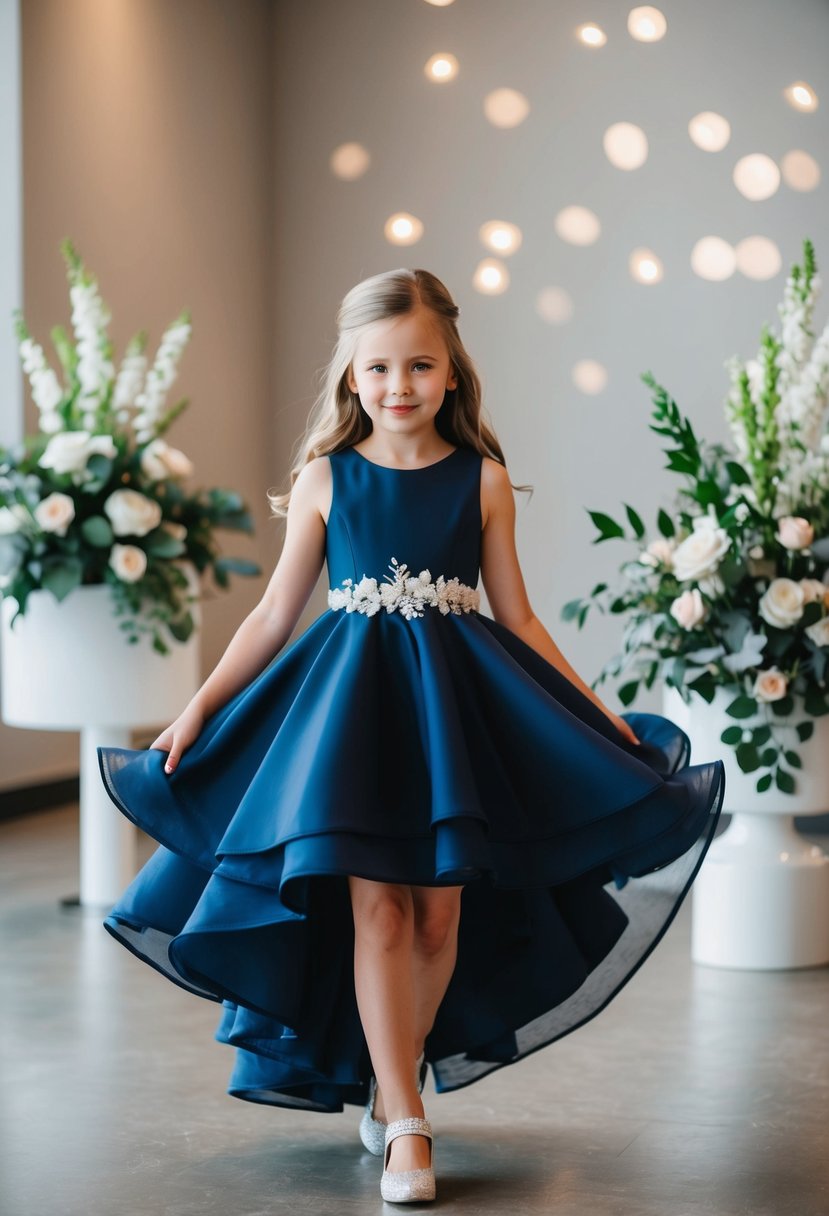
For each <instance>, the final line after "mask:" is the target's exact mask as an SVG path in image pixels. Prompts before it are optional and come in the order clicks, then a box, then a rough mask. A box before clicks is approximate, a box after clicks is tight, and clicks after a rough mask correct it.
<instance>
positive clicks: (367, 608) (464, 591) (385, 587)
mask: <svg viewBox="0 0 829 1216" xmlns="http://www.w3.org/2000/svg"><path fill="white" fill-rule="evenodd" d="M389 569H390V570H392V571H393V573H394V577H393V578H389V576H388V574H387V575H385V580H386V581H384V582H381V583H379V584H378V582H377V579H376V578H369V577H368V576H367V575H365V574H364V575H363V577H362V578H361V579H360V580H359V582H357V583H355V582H354V580H353V579H350V578H344V579H343V582H342V588H344V589H342V588H340V587H330V588H329V590H328V605H329V607H330V608H333V609H340V608H344V609H345V610H346V612H361V613H363V614H364V615H365V616H374V614H375V613H377V612H379V611H380V609H381V608H385V609H386V612H395V611H396V612H400V613H402V614H403V616H404V617H405V618H406V620H407V621H408V620H411V619H412V618H413V617H421V616H423V611H424V608H426V607H427V606H432V607H434V608H437V609H438V611H439V612H440V613H442V615H443V616H446V614H447V613H449V612H451V613H454V614H455V615H456V616H459V615H460V614H461V613H462V612H477V610H478V607H479V605H480V602H481V597H480V594H479V593H478V592H477V591H476V590H475V588H474V587H470V586H469V585H468V584H467V583H462V582H460V580H459V579H457V578H450V579H445V578H444V577H443V575H442V574H439V575H438V577H437V579H435V580H434V581H433V580H432V574H431V571H429V570H421V571H420V574H418V575H413V574H411V573H410V572H409V567H408V566H407V565H406V563H405V562H403V563H402V564H400V563H398V561H397V558H396V557H393V558H392V559H391V562H390V563H389Z"/></svg>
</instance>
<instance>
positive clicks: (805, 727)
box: [797, 722, 815, 743]
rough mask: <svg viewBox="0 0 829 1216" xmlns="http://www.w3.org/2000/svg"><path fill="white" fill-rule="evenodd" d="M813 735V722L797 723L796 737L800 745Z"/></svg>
mask: <svg viewBox="0 0 829 1216" xmlns="http://www.w3.org/2000/svg"><path fill="white" fill-rule="evenodd" d="M814 733H815V724H814V722H798V724H797V737H798V739H799V740H800V742H801V743H805V742H806V740H807V739H811V737H812V735H813V734H814Z"/></svg>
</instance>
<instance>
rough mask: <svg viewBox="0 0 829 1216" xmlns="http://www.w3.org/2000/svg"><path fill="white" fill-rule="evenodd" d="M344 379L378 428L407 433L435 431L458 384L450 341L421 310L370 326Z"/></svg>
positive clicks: (425, 310)
mask: <svg viewBox="0 0 829 1216" xmlns="http://www.w3.org/2000/svg"><path fill="white" fill-rule="evenodd" d="M346 381H347V383H348V387H349V388H350V389H351V391H352V393H356V394H357V395H358V397H359V398H360V404H361V405H362V407H363V409H364V410H365V411H366V413H367V414H368V416H369V417H370V418H371V421H372V423H373V425H374V429H375V430H380V431H388V432H389V433H391V434H406V435H410V434H413V433H415V432H417V431H423V430H424V429H426V430H431V429H433V422H432V420H433V418H434V416H435V414H436V413H437V412H438V410H439V409H440V407H441V405H442V403H443V398H444V395H445V393H446V390H447V389H450V388H455V387H456V386H457V383H458V379H457V376H456V374H455V369H454V368H453V367H452V366H451V364H450V360H449V351H448V350H447V347H446V343H445V341H444V340H443V338H442V337H441V336H440V334H439V333H438V330H437V326H436V324H435V322H434V321H433V319H432V317H431V314H430V313H429V312H428V310H427V309H425V308H423V307H422V306H418V307H416V308H415V309H413V310H412V311H411V312H408V313H405V314H403V315H402V316H399V317H391V318H390V319H389V320H387V321H376V322H375V323H374V324H373V325H369V326H368V327H367V328H366V329H365V330H364V331H363V334H362V335H361V337H360V339H359V341H358V343H357V349H356V351H355V353H354V359H353V361H352V363H351V366H350V367H349V369H348V372H347V373H346ZM401 405H402V406H404V407H406V408H403V409H398V408H396V407H398V406H401Z"/></svg>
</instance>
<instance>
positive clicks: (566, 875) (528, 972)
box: [99, 609, 725, 1111]
mask: <svg viewBox="0 0 829 1216" xmlns="http://www.w3.org/2000/svg"><path fill="white" fill-rule="evenodd" d="M624 718H625V720H626V721H627V722H628V723H629V724H630V725H631V727H632V728H633V730H634V731H635V733H636V734H637V736H638V737H639V738H640V739H641V740H642V744H641V746H636V745H635V744H632V743H628V742H626V741H625V740H624V739H623V737H622V736H621V735H620V733H619V732H618V731H617V730H616V728H615V727H614V726H613V724H612V723H611V722H610V720H609V719H608V718H607V716H606V715H605V714H604V713H603V712H602V711H601V710H599V709H598V708H597V707H596V706H595V705H594V704H593V703H592V701H590V700H589V698H587V697H586V696H584V694H583V693H581V692H580V691H579V690H578V689H577V688H576V687H575V686H574V685H573V684H572V683H571V682H570V681H569V680H568V679H567V678H566V677H565V676H563V675H562V674H561V673H559V672H558V670H557V669H556V668H555V667H554V666H552V665H551V664H550V663H548V662H546V661H545V660H544V659H542V658H541V657H540V656H539V655H538V654H537V653H536V652H535V651H534V650H533V649H532V648H531V647H530V646H528V645H527V644H526V643H524V642H523V641H522V640H521V639H520V638H518V637H517V636H516V635H515V634H514V633H512V632H511V631H510V630H509V629H508V628H506V627H505V626H504V625H502V624H500V623H499V622H496V621H495V620H493V619H491V618H490V617H488V616H485V615H483V614H481V613H479V612H469V613H464V614H463V615H454V614H448V615H442V614H441V613H438V612H426V613H425V614H424V615H423V616H422V617H421V618H416V619H414V620H407V619H406V618H405V617H404V616H402V615H401V614H399V613H390V614H387V613H384V612H381V613H379V614H377V615H376V616H366V615H364V614H361V613H357V612H342V611H335V610H333V609H329V610H328V611H327V612H324V613H323V614H322V615H321V616H319V617H318V618H317V620H316V621H314V623H313V624H312V625H311V626H310V627H309V628H308V629H307V630H306V631H305V633H303V634H302V635H301V637H299V638H298V639H297V640H296V641H295V642H294V643H293V644H292V645H291V646H289V647H287V648H286V649H285V650H284V651H282V652H281V653H280V654H279V655H278V656H277V658H276V659H274V661H273V662H272V663H271V664H270V666H269V667H267V668H266V669H265V670H264V671H263V672H262V673H261V675H260V676H259V677H257V678H256V679H255V680H254V681H253V682H252V683H251V684H249V685H248V686H247V687H246V688H245V689H243V690H242V691H241V692H240V693H238V694H237V695H236V696H235V697H233V698H232V699H231V700H230V701H229V702H228V703H227V704H226V705H225V706H223V707H222V708H221V709H220V710H218V711H217V712H216V713H215V714H214V715H213V716H212V717H211V718H209V719H208V721H207V722H206V724H205V726H204V728H203V730H202V732H201V734H200V736H199V738H198V739H197V741H196V742H195V743H194V744H193V746H192V747H191V748H190V749H189V750H188V751H186V752H185V754H184V756H183V757H182V758H181V760H180V762H179V765H178V768H177V769H176V771H175V772H174V773H173V774H171V775H167V774H165V772H164V767H163V766H164V761H165V758H166V756H165V753H164V752H162V751H160V750H157V749H156V750H143V751H135V750H129V749H121V748H100V749H99V759H100V765H101V773H102V776H103V779H104V782H105V783H106V787H107V790H108V792H109V794H110V796H111V798H112V799H113V801H114V802H115V803H116V805H117V806H118V807H119V808H120V810H121V811H122V812H123V813H124V815H126V816H127V817H128V818H129V819H130V820H132V821H133V822H134V823H136V824H138V825H139V826H140V827H141V828H143V829H144V831H146V832H148V833H149V834H150V836H152V837H154V838H155V839H156V840H157V841H158V842H159V845H160V847H159V848H158V849H157V850H156V851H155V853H154V854H153V856H152V857H151V858H150V860H149V861H148V862H147V864H146V865H145V866H144V868H143V869H142V870H141V871H140V873H139V874H138V875H137V877H136V878H135V879H134V881H133V882H132V883H131V885H130V886H129V887H128V888H127V890H126V891H125V892H124V894H123V896H122V897H121V899H120V900H119V901H118V903H117V904H116V905H115V907H114V908H113V909H112V911H111V913H110V914H109V915H108V916H107V918H106V920H105V922H104V924H105V926H106V928H107V930H108V931H109V932H110V933H111V934H112V935H113V936H114V937H115V938H117V939H118V940H119V941H121V942H122V943H123V944H124V945H125V946H127V947H128V948H129V949H130V950H131V951H133V952H134V953H135V954H136V955H138V956H139V957H140V958H142V959H143V960H144V961H145V962H147V963H149V964H150V965H151V966H153V967H155V968H157V969H158V970H159V971H161V972H162V973H163V974H164V975H166V976H167V977H168V978H169V979H171V980H173V981H174V982H175V983H177V984H180V985H181V986H182V987H184V988H187V989H189V990H190V991H191V992H194V993H196V994H197V995H199V996H203V997H206V998H208V999H210V1000H215V1001H221V1002H224V1008H223V1011H222V1017H221V1021H220V1025H219V1028H218V1031H217V1035H216V1037H217V1038H218V1039H219V1040H220V1041H221V1042H224V1043H228V1044H231V1045H233V1046H235V1047H237V1048H238V1049H239V1050H238V1052H237V1056H236V1066H235V1069H234V1071H233V1074H232V1076H231V1080H230V1085H229V1088H228V1092H229V1093H231V1094H232V1095H234V1096H236V1097H239V1098H244V1099H247V1100H250V1101H254V1102H264V1103H271V1104H274V1105H278V1106H288V1107H297V1108H302V1109H307V1110H318V1111H337V1110H342V1109H343V1104H344V1103H354V1104H358V1105H362V1104H363V1103H364V1102H365V1101H366V1100H367V1096H368V1081H369V1077H370V1075H371V1064H370V1059H369V1055H368V1050H367V1047H366V1043H365V1038H364V1035H363V1031H362V1028H361V1024H360V1019H359V1015H358V1011H357V1005H356V999H355V993H354V980H353V949H354V927H353V919H352V914H351V904H350V899H349V894H348V885H347V879H346V876H347V875H349V874H354V875H360V876H363V877H366V878H372V879H376V880H379V881H383V882H396V883H416V884H424V885H441V884H456V883H462V884H465V886H464V891H463V895H462V901H461V919H460V926H459V930H458V959H457V965H456V968H455V972H454V974H453V976H452V979H451V981H450V984H449V988H448V990H447V992H446V995H445V997H444V999H443V1001H442V1003H441V1006H440V1009H439V1011H438V1014H437V1018H436V1020H435V1024H434V1027H433V1029H432V1031H431V1033H430V1035H429V1036H428V1038H427V1041H426V1059H427V1060H428V1062H429V1063H430V1064H431V1066H432V1070H433V1076H434V1082H435V1087H436V1089H437V1091H438V1092H443V1091H447V1090H453V1089H458V1088H460V1087H461V1086H464V1085H468V1084H470V1083H471V1082H473V1081H476V1080H478V1079H479V1078H481V1077H483V1076H484V1075H486V1074H487V1073H489V1072H491V1071H492V1070H493V1069H495V1068H498V1067H500V1066H503V1065H505V1064H510V1063H512V1062H514V1061H516V1060H519V1059H521V1058H523V1057H524V1056H526V1055H528V1054H529V1053H530V1052H532V1051H535V1050H537V1049H538V1048H540V1047H543V1046H544V1045H545V1044H547V1043H550V1042H552V1041H553V1040H554V1039H558V1038H560V1037H561V1036H562V1035H565V1034H567V1033H568V1032H569V1031H572V1030H574V1029H575V1028H576V1027H577V1026H580V1025H581V1024H583V1023H584V1022H586V1021H587V1020H588V1019H589V1018H592V1017H593V1016H594V1015H595V1014H597V1013H598V1012H599V1011H600V1010H601V1009H602V1008H603V1007H604V1006H605V1005H606V1004H607V1003H608V1002H609V1001H610V1000H611V998H612V997H613V996H614V995H615V994H616V993H617V992H618V991H619V990H620V989H621V988H622V986H623V985H624V984H625V983H626V982H627V981H628V980H629V979H630V977H631V976H632V975H633V973H634V972H635V971H636V970H637V968H638V967H639V966H640V964H641V963H642V962H643V961H644V959H645V958H646V957H647V956H648V955H649V954H650V952H651V951H652V950H653V948H654V946H655V945H656V944H657V942H658V941H659V940H660V938H661V936H662V935H663V934H664V932H665V930H666V929H667V927H668V925H669V924H670V923H671V921H672V919H673V917H674V915H675V913H676V911H677V908H678V907H679V904H680V903H681V901H682V899H683V898H684V896H685V894H686V893H687V891H688V889H689V887H690V885H691V883H692V881H693V879H694V876H695V874H696V873H697V870H698V868H699V866H700V864H701V863H702V860H703V857H704V855H705V853H706V850H707V848H708V846H709V844H710V842H711V840H712V838H713V835H714V830H715V827H716V824H717V819H718V817H719V814H720V810H721V807H722V800H723V793H724V786H725V774H724V768H723V763H722V761H721V760H717V761H714V762H712V763H708V764H701V765H695V766H689V760H690V747H689V742H688V738H687V736H686V735H685V734H684V733H683V732H682V731H681V730H680V729H679V728H678V727H677V726H676V725H675V724H674V723H673V722H671V721H669V720H668V719H666V718H664V717H661V716H660V715H657V714H650V713H633V712H628V713H626V714H624Z"/></svg>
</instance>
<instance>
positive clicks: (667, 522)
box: [656, 507, 676, 537]
mask: <svg viewBox="0 0 829 1216" xmlns="http://www.w3.org/2000/svg"><path fill="white" fill-rule="evenodd" d="M656 526H657V527H658V528H659V531H660V532H661V533H662V535H663V536H666V537H671V536H676V528H675V527H674V521H673V520H672V519H671V517H670V515H669V514H668V512H667V511H663V510H662V508H661V507H660V508H659V514H658V515H657V517H656Z"/></svg>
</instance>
